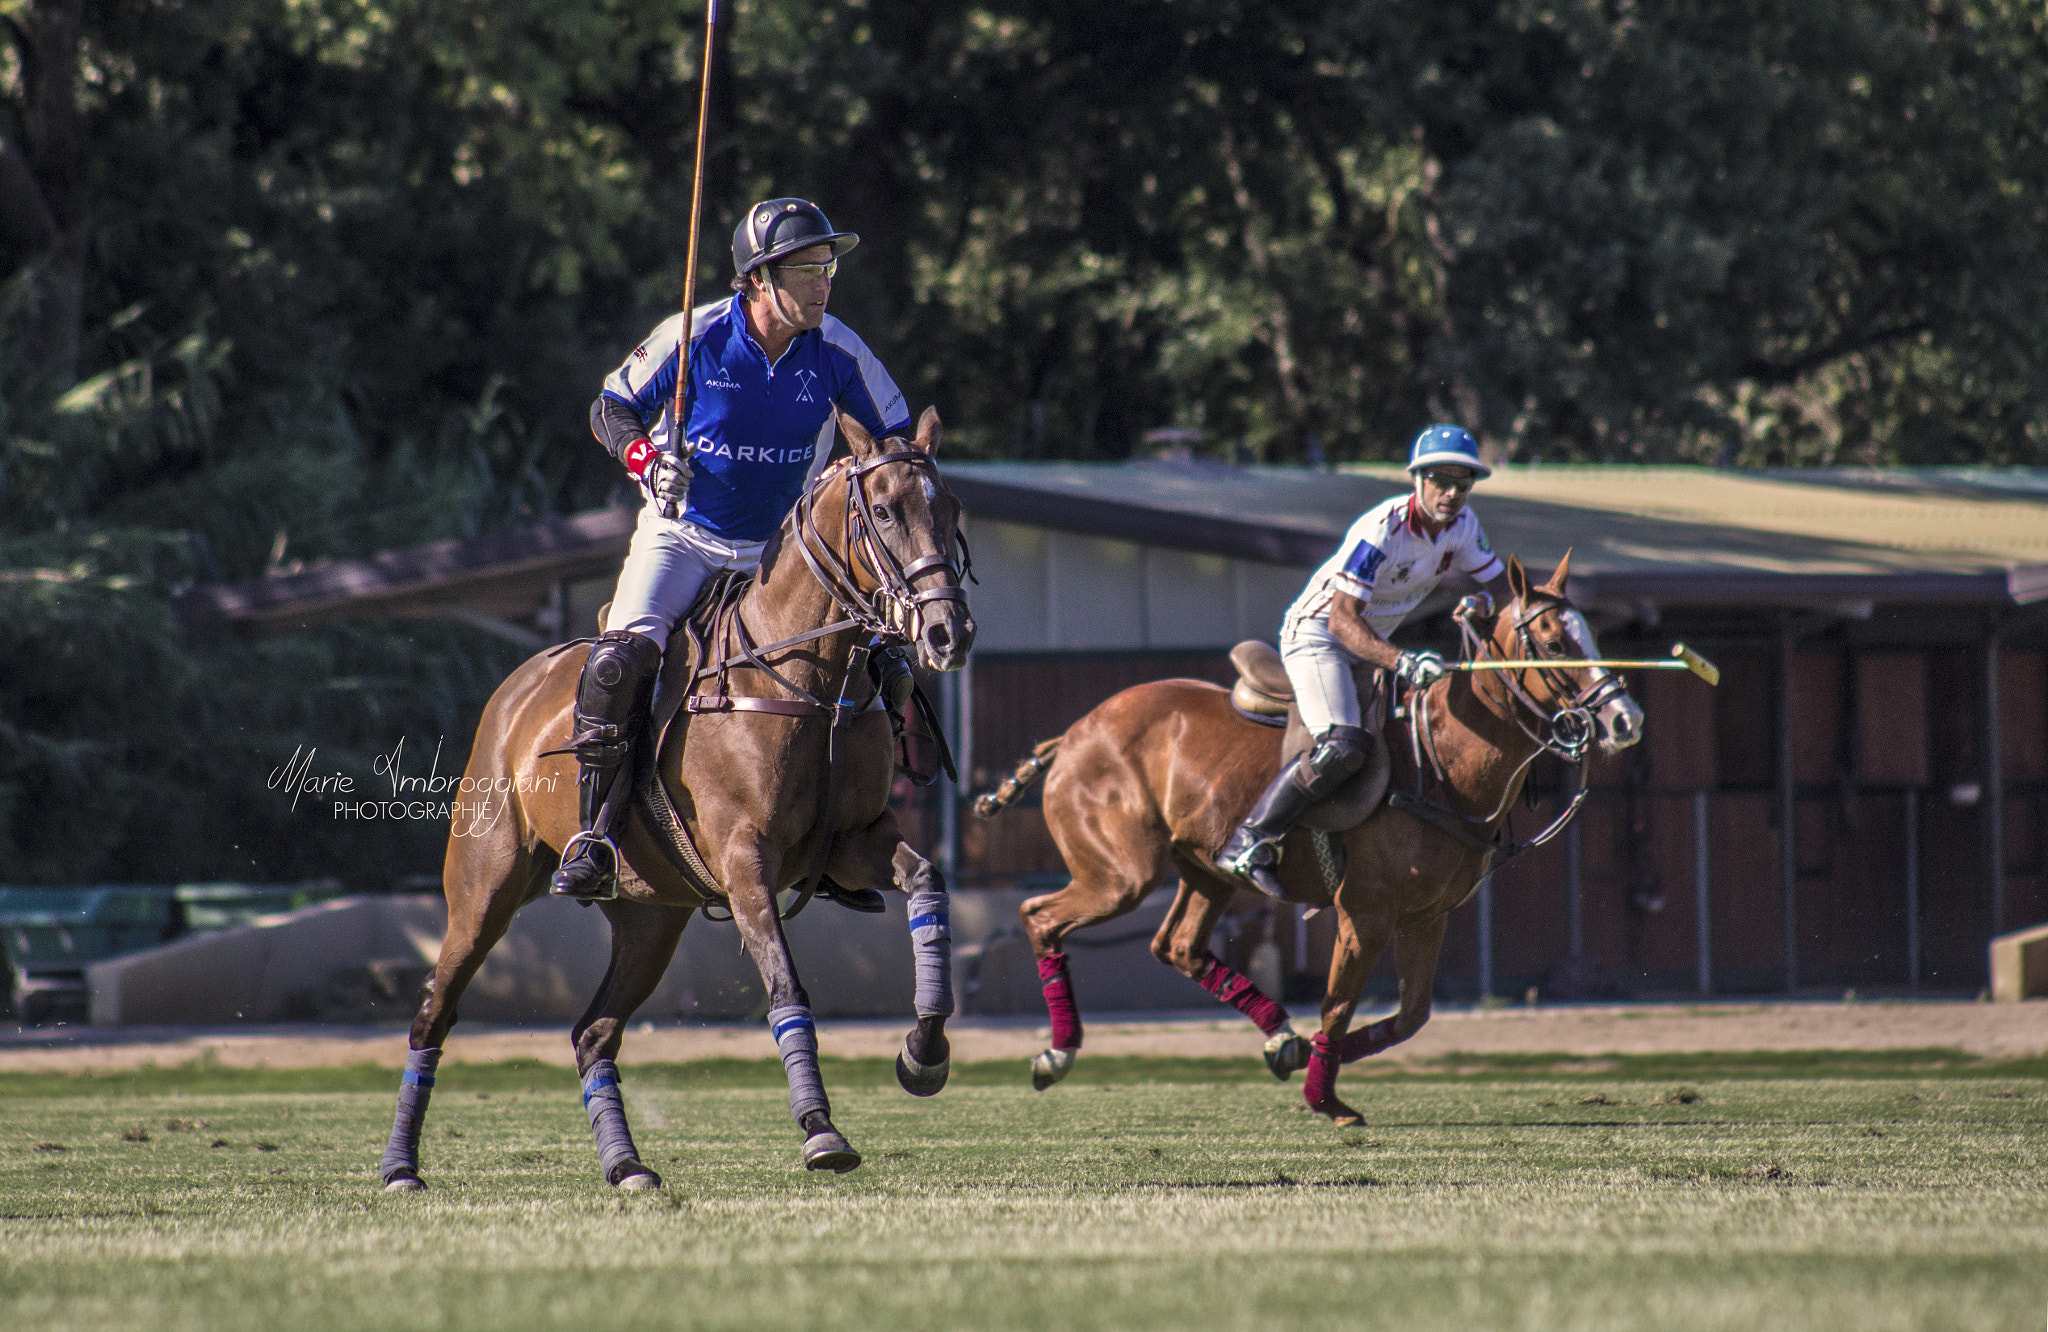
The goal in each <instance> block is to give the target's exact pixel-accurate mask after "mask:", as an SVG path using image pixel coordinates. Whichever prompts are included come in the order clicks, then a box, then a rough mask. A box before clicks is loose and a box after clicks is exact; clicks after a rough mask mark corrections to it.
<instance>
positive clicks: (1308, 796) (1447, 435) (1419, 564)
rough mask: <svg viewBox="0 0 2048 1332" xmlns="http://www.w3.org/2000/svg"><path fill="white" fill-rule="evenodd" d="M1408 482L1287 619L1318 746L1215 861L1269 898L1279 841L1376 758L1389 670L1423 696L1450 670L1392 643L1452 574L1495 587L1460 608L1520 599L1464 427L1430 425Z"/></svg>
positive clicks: (1262, 800) (1365, 518)
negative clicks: (1478, 488) (1476, 489)
mask: <svg viewBox="0 0 2048 1332" xmlns="http://www.w3.org/2000/svg"><path fill="white" fill-rule="evenodd" d="M1408 474H1409V476H1410V477H1412V478H1413V480H1414V486H1415V489H1414V492H1413V493H1412V494H1407V495H1396V496H1394V497H1393V498H1392V499H1389V500H1385V501H1383V502H1381V503H1379V504H1377V505H1375V506H1373V507H1372V508H1370V509H1368V510H1366V512H1365V513H1364V514H1363V515H1361V516H1360V517H1359V519H1358V521H1357V522H1355V523H1353V524H1352V525H1351V530H1350V531H1349V532H1347V533H1345V535H1344V542H1343V544H1342V545H1340V546H1338V547H1337V553H1336V554H1335V555H1332V556H1331V557H1330V558H1329V559H1328V560H1327V561H1325V562H1324V564H1323V566H1322V567H1321V568H1319V569H1317V570H1316V571H1315V573H1313V574H1312V575H1310V576H1309V580H1308V586H1307V587H1305V588H1303V589H1302V593H1301V595H1300V596H1299V597H1297V598H1295V601H1294V604H1293V605H1292V606H1289V607H1288V608H1287V615H1286V618H1285V619H1283V620H1282V621H1281V627H1280V662H1281V664H1282V665H1283V666H1285V667H1286V668H1287V679H1288V682H1289V683H1290V684H1292V685H1293V686H1294V700H1295V704H1296V705H1297V706H1298V707H1299V708H1300V709H1301V720H1302V725H1304V726H1305V727H1307V729H1308V733H1309V735H1310V736H1312V737H1314V743H1313V744H1311V745H1310V746H1309V748H1308V749H1307V750H1305V751H1304V752H1303V753H1301V754H1299V755H1297V756H1296V757H1295V760H1294V761H1293V762H1292V763H1290V764H1288V765H1287V766H1286V767H1283V768H1282V769H1281V770H1280V775H1279V776H1277V777H1275V778H1274V779H1273V781H1272V783H1271V784H1270V785H1268V786H1267V787H1266V790H1265V794H1263V795H1261V796H1260V797H1259V799H1258V803H1256V804H1255V805H1253V806H1252V812H1251V814H1250V816H1249V817H1247V818H1246V819H1245V821H1244V823H1243V824H1242V825H1240V826H1239V827H1238V829H1237V831H1236V832H1234V833H1232V834H1231V837H1230V840H1229V841H1228V842H1225V843H1224V844H1223V849H1222V850H1221V851H1220V852H1218V853H1217V856H1216V863H1217V865H1218V866H1220V867H1221V868H1222V869H1223V870H1225V871H1226V872H1228V873H1230V874H1233V875H1235V876H1236V877H1237V878H1239V879H1241V880H1243V881H1244V882H1245V883H1248V884H1250V885H1251V886H1252V887H1254V888H1257V889H1258V890H1259V891H1260V892H1262V893H1265V894H1266V895H1267V896H1269V897H1276V898H1277V897H1284V894H1283V893H1282V892H1281V889H1280V881H1279V879H1278V878H1277V877H1276V875H1275V873H1274V871H1275V870H1277V869H1278V868H1279V865H1280V839H1281V838H1283V837H1285V836H1286V835H1287V831H1288V829H1290V828H1292V827H1293V826H1294V824H1295V822H1296V820H1298V819H1300V818H1301V816H1302V814H1303V813H1305V812H1306V811H1307V810H1308V807H1309V806H1310V805H1313V804H1314V803H1315V802H1316V801H1318V800H1321V799H1323V798H1324V797H1326V796H1329V795H1331V794H1332V793H1334V792H1335V791H1336V790H1337V788H1338V787H1340V786H1342V785H1343V784H1344V783H1345V782H1346V781H1347V780H1349V779H1350V778H1351V777H1352V776H1353V775H1355V774H1356V773H1357V772H1358V770H1359V769H1360V768H1363V767H1364V766H1365V763H1366V760H1367V758H1368V757H1370V745H1371V743H1372V741H1371V737H1372V736H1373V735H1377V734H1378V733H1379V730H1380V726H1381V711H1382V702H1383V700H1384V698H1385V696H1386V690H1385V687H1384V684H1383V681H1384V679H1385V676H1386V674H1387V673H1388V672H1391V673H1393V674H1394V675H1396V676H1398V677H1399V678H1400V679H1401V680H1402V681H1403V682H1404V683H1406V684H1407V685H1408V686H1409V687H1410V688H1412V689H1426V688H1428V687H1429V686H1430V685H1432V684H1435V683H1436V682H1437V681H1438V680H1441V679H1442V678H1443V677H1444V676H1445V675H1446V674H1447V673H1448V672H1449V670H1450V667H1449V666H1448V665H1446V664H1445V662H1444V659H1443V658H1442V657H1440V656H1438V655H1437V654H1436V653H1434V652H1428V651H1423V652H1403V651H1401V650H1400V649H1399V648H1397V647H1395V646H1394V645H1393V644H1392V643H1390V642H1388V641H1387V639H1388V637H1389V636H1390V635H1392V634H1393V632H1394V630H1395V629H1397V628H1399V627H1400V624H1401V621H1403V620H1404V619H1406V618H1407V617H1408V615H1409V613H1410V612H1411V611H1413V610H1414V609H1415V608H1416V607H1417V606H1419V605H1421V604H1422V601H1423V599H1424V598H1425V597H1427V596H1428V595H1429V594H1430V593H1431V592H1433V591H1435V590H1436V585H1437V584H1438V583H1439V582H1441V581H1443V579H1445V578H1446V577H1448V576H1449V575H1450V574H1451V573H1452V572H1453V571H1456V572H1458V573H1462V574H1465V575H1467V576H1469V577H1471V578H1472V579H1474V580H1475V581H1477V582H1478V583H1479V584H1480V585H1481V586H1483V587H1484V588H1485V589H1486V590H1485V592H1483V593H1482V594H1480V595H1479V596H1478V597H1468V598H1466V601H1465V603H1463V604H1464V605H1465V606H1467V607H1469V609H1470V610H1472V611H1474V612H1476V613H1478V614H1480V615H1482V616H1485V615H1491V614H1492V613H1493V603H1494V601H1495V600H1496V599H1499V600H1503V601H1505V600H1506V599H1507V598H1508V597H1509V596H1510V595H1511V594H1510V593H1509V591H1508V576H1507V570H1506V568H1505V567H1504V566H1503V565H1502V564H1501V562H1500V559H1499V557H1497V556H1496V555H1495V554H1494V553H1493V547H1492V546H1491V545H1489V544H1488V543H1487V540H1486V533H1485V531H1483V530H1482V529H1481V528H1480V526H1479V519H1478V518H1477V517H1476V516H1474V515H1473V513H1472V511H1471V510H1470V509H1468V508H1466V507H1465V496H1466V495H1467V494H1468V493H1469V492H1470V491H1471V489H1472V486H1473V483H1474V482H1476V481H1482V480H1484V479H1485V478H1486V477H1488V476H1490V475H1491V474H1492V473H1491V470H1490V469H1489V468H1488V467H1487V466H1486V464H1485V463H1483V462H1481V461H1480V460H1479V444H1478V442H1477V441H1476V440H1474V439H1473V438H1472V436H1471V435H1470V434H1468V433H1466V432H1465V431H1464V430H1462V429H1460V428H1459V427H1457V426H1454V425H1433V426H1430V427H1429V428H1428V429H1426V430H1424V431H1423V432H1422V433H1421V434H1419V435H1417V436H1416V437H1415V441H1414V443H1412V444H1411V445H1410V446H1409V449H1408ZM1360 663H1368V664H1370V665H1373V666H1376V667H1378V668H1379V669H1378V670H1377V671H1375V672H1373V673H1372V674H1371V675H1370V676H1369V677H1368V678H1369V679H1370V680H1371V681H1372V682H1373V683H1372V685H1371V687H1370V688H1369V689H1367V690H1366V691H1365V692H1366V693H1367V694H1368V696H1367V697H1364V698H1361V697H1360V696H1359V695H1360V688H1359V687H1357V686H1355V685H1354V683H1353V681H1354V680H1355V679H1356V678H1357V677H1355V676H1354V675H1353V673H1352V668H1353V667H1355V666H1357V665H1359V664H1360Z"/></svg>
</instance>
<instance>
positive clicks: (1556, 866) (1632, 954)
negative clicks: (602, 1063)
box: [961, 647, 2048, 996]
mask: <svg viewBox="0 0 2048 1332" xmlns="http://www.w3.org/2000/svg"><path fill="white" fill-rule="evenodd" d="M1716 661H1717V663H1718V664H1719V665H1720V667H1721V671H1722V680H1721V684H1720V686H1719V687H1718V688H1709V687H1707V686H1706V685H1704V684H1703V683H1702V682H1700V681H1698V680H1697V679H1695V678H1693V677H1692V676H1690V675H1686V674H1681V673H1678V672H1669V673H1645V674H1642V675H1638V676H1637V677H1636V678H1635V679H1634V680H1633V681H1632V690H1633V693H1634V695H1635V697H1636V698H1637V699H1638V701H1640V702H1641V703H1642V704H1643V707H1644V710H1645V713H1646V715H1647V721H1646V729H1645V738H1644V742H1643V743H1642V744H1641V745H1639V746H1637V747H1636V748H1635V749H1633V750H1630V751H1628V752H1627V753H1625V754H1623V755H1621V756H1619V757H1617V758H1615V759H1612V760H1605V761H1600V762H1596V763H1595V764H1594V765H1593V768H1592V771H1591V773H1590V777H1589V781H1590V783H1591V785H1592V787H1593V794H1592V796H1591V797H1590V798H1589V799H1588V801H1587V804H1586V806H1585V808H1584V810H1583V812H1582V814H1581V817H1580V820H1579V824H1578V832H1577V835H1578V838H1579V845H1580V849H1581V857H1582V859H1581V867H1582V869H1581V894H1582V912H1583V925H1584V953H1585V957H1586V961H1585V962H1584V963H1582V964H1581V965H1580V966H1579V967H1578V968H1576V969H1573V970H1570V971H1569V972H1568V970H1567V968H1565V966H1564V964H1565V963H1566V962H1567V960H1568V955H1569V936H1568V894H1567V871H1566V864H1567V852H1566V846H1565V840H1564V839H1563V838H1559V839H1558V840H1557V841H1555V842H1553V843H1551V844H1550V845H1548V846H1545V847H1542V848H1539V849H1537V850H1535V851H1532V852H1530V853H1528V854H1526V855H1524V856H1522V857H1520V858H1518V859H1516V860H1514V861H1513V862H1511V863H1509V864H1507V865H1505V866H1503V867H1502V868H1501V869H1500V871H1499V872H1498V873H1497V874H1496V876H1495V881H1494V887H1493V897H1494V973H1495V990H1496V991H1497V992H1499V993H1502V994H1510V995H1517V996H1518V995H1520V994H1521V993H1522V991H1523V990H1524V989H1525V988H1527V987H1528V986H1531V985H1536V986H1539V987H1543V986H1552V987H1556V986H1560V985H1562V986H1567V987H1569V986H1571V985H1574V984H1577V985H1580V986H1582V987H1583V986H1584V985H1585V984H1586V982H1587V981H1588V977H1589V976H1590V977H1591V978H1592V981H1593V983H1594V986H1595V988H1596V989H1597V988H1600V987H1605V988H1606V989H1607V990H1608V991H1610V992H1633V993H1652V992H1683V991H1691V990H1693V989H1694V988H1695V986H1696V970H1697V952H1696V949H1697V943H1696V940H1697V937H1698V922H1697V919H1696V905H1695V902H1696V895H1695V888H1694V846H1693V798H1692V797H1693V793H1694V792H1696V791H1706V792H1708V827H1709V844H1708V851H1709V865H1710V869H1709V887H1710V892H1709V915H1710V921H1709V924H1710V927H1711V936H1712V950H1713V981H1714V986H1715V988H1716V990H1717V991H1720V992H1726V993H1743V992H1775V991H1780V990H1782V989H1783V987H1784V978H1785V957H1784V949H1783V919H1784V915H1783V902H1782V899H1781V895H1780V874H1779V840H1778V839H1779V829H1778V809H1779V802H1778V793H1777V739H1776V718H1777V687H1778V683H1777V676H1778V661H1777V654H1776V652H1775V651H1774V650H1759V649H1751V650H1748V651H1742V650H1725V651H1722V652H1720V653H1719V654H1717V655H1716ZM1169 676H1192V677H1194V678H1198V679H1207V680H1212V681H1216V682H1218V683H1225V682H1227V681H1228V679H1229V677H1230V668H1229V664H1228V662H1227V660H1226V659H1225V658H1223V657H1222V656H1220V655H1215V654H1188V655H1162V654H1131V655H1118V654H1089V655H1079V654H1077V655H1071V656H1032V657H1021V656H1020V657H1008V658H1005V657H992V658H981V659H977V661H976V663H975V680H974V725H975V741H974V744H975V748H974V763H975V766H976V770H977V771H976V774H975V777H976V781H975V784H974V785H975V789H976V790H977V791H979V790H986V789H988V787H989V786H991V785H993V784H994V783H995V782H996V781H998V780H1000V779H1001V777H1002V776H1003V775H1004V774H1005V773H1007V771H1008V770H1009V768H1010V767H1011V766H1012V765H1013V764H1014V763H1015V762H1016V760H1018V759H1019V758H1021V757H1022V756H1024V755H1025V754H1027V753H1028V752H1029V750H1030V747H1031V746H1032V745H1033V744H1035V743H1036V742H1038V741H1039V740H1043V739H1045V738H1047V737H1049V736H1052V735H1056V734H1058V733H1060V732H1061V731H1063V730H1064V729H1065V728H1066V727H1067V726H1068V725H1070V724H1071V723H1072V722H1073V721H1075V720H1077V719H1078V718H1079V717H1080V716H1082V715H1083V714H1084V713H1085V712H1087V711H1088V710H1089V709H1090V708H1092V707H1093V706H1095V705H1096V704H1097V703H1100V702H1101V701H1102V700H1104V699H1106V698H1108V697H1109V696H1110V695H1111V694H1113V693H1115V692H1117V691H1118V690H1120V689H1123V688H1126V687H1128V686H1130V685H1133V684H1138V683H1141V682H1144V681H1147V680H1156V679H1162V678H1166V677H1169ZM1791 685H1792V693H1791V700H1792V708H1791V720H1792V736H1793V764H1794V770H1795V774H1796V778H1797V788H1796V789H1797V797H1798V798H1797V800H1796V811H1797V814H1796V822H1795V843H1794V845H1795V850H1796V860H1795V863H1796V866H1797V890H1796V891H1797V897H1796V899H1795V900H1796V907H1797V948H1798V961H1799V973H1800V980H1801V984H1802V987H1812V988H1833V989H1835V990H1840V989H1844V988H1849V987H1866V988H1867V987H1880V988H1882V987H1890V986H1898V985H1903V984H1904V983H1905V981H1906V978H1907V942H1906V939H1907V925H1906V902H1907V889H1906V879H1907V868H1906V812H1905V811H1906V804H1907V802H1908V801H1909V800H1910V801H1913V802H1914V804H1915V808H1916V810H1917V815H1918V823H1919V828H1918V832H1919V843H1920V856H1919V865H1920V870H1921V875H1920V896H1921V923H1922V928H1923V939H1922V958H1921V981H1922V984H1923V985H1924V986H1926V987H1929V988H1934V989H1944V990H1963V991H1974V990H1975V989H1976V988H1978V987H1979V986H1981V985H1982V984H1983V983H1984V974H1985V961H1984V948H1985V942H1986V939H1987V937H1988V932H1989V925H1990V910H1989V903H1988V901H1987V900H1986V894H1985V890H1984V886H1983V885H1984V852H1983V830H1984V827H1985V822H1984V821H1985V819H1986V817H1987V805H1986V802H1985V801H1984V800H1982V799H1981V798H1980V799H1979V800H1978V801H1977V802H1976V803H1975V804H1970V803H1967V802H1966V801H1965V802H1962V803H1959V798H1958V795H1957V793H1956V792H1955V788H1956V787H1957V786H1958V785H1964V784H1968V783H1979V784H1980V785H1981V783H1982V778H1983V766H1982V765H1983V748H1984V736H1983V724H1982V720H1981V719H1982V699H1983V689H1984V664H1983V657H1982V654H1981V652H1979V651H1977V650H1973V649H1970V648H1948V647H1943V648H1934V649H1913V650H1907V649H1900V648H1883V649H1878V648H1869V649H1847V648H1844V649H1839V650H1826V651H1821V650H1815V651H1800V652H1798V653H1795V654H1794V656H1793V660H1792V680H1791ZM2000 690H2001V716H2002V722H2003V725H2002V745H2003V750H2004V763H2003V768H2004V772H2005V777H2006V781H2007V797H2006V804H2005V811H2004V820H2005V862H2006V875H2005V883H2004V893H2005V896H2004V903H2003V905H2004V924H2005V927H2006V928H2008V929H2016V928H2020V927H2022V926H2025V925H2028V924H2032V923H2035V922H2038V921H2041V920H2044V919H2048V865H2044V857H2048V654H2044V653H2041V652H2038V651H2012V652H2007V653H2005V654H2004V656H2003V658H2002V662H2001V677H2000ZM1561 779H1562V774H1561V773H1560V772H1559V771H1558V770H1557V768H1556V765H1554V764H1551V763H1550V762H1549V761H1548V760H1545V761H1544V763H1542V764H1539V765H1538V767H1537V769H1536V770H1535V771H1534V772H1533V774H1532V781H1533V783H1534V785H1535V786H1536V788H1537V789H1538V790H1539V792H1545V793H1554V792H1556V791H1557V790H1558V787H1559V786H1560V785H1561ZM1964 794H1965V795H1966V794H1967V793H1964ZM1558 808H1559V806H1558V804H1557V801H1556V799H1555V798H1554V797H1550V798H1546V799H1545V800H1544V801H1543V802H1542V803H1541V805H1540V807H1539V808H1536V809H1534V810H1531V809H1527V808H1521V807H1518V808H1517V809H1516V811H1515V814H1514V828H1515V832H1516V835H1518V836H1527V835H1528V834H1530V833H1532V832H1534V831H1535V830H1536V829H1538V828H1541V827H1543V826H1544V825H1545V824H1547V823H1548V822H1549V821H1550V819H1551V818H1552V817H1554V816H1555V814H1556V812H1557V809H1558ZM963 839H964V846H963V850H964V853H965V855H964V859H965V865H964V867H963V868H964V869H965V871H966V872H965V873H964V874H963V876H962V880H961V881H962V882H963V883H968V884H973V883H985V884H1004V883H1008V882H1011V881H1014V879H1015V878H1016V877H1017V876H1019V875H1022V874H1031V873H1038V874H1055V873H1059V872H1061V870H1062V866H1061V865H1060V861H1059V856H1058V853H1057V851H1056V850H1055V849H1054V848H1053V846H1052V844H1051V840H1050V838H1049V837H1048V836H1047V834H1046V832H1045V826H1044V822H1043V819H1042V817H1041V816H1040V815H1039V812H1038V808H1037V803H1036V799H1035V797H1034V798H1031V799H1027V800H1026V801H1024V802H1022V803H1020V804H1019V805H1018V806H1016V807H1015V808H1013V809H1011V810H1009V811H1007V812H1005V813H1004V814H1002V815H999V816H998V817H997V818H996V819H995V820H993V821H989V822H984V821H981V820H978V819H973V818H971V817H970V818H967V819H964V820H963ZM1477 913H1478V908H1477V904H1476V901H1475V902H1468V903H1467V904H1466V905H1465V906H1464V907H1462V908H1460V909H1459V910H1458V911H1457V912H1456V913H1455V914H1454V916H1453V919H1452V922H1451V926H1450V930H1449V933H1448V936H1447V938H1446V941H1445V947H1444V957H1443V966H1442V979H1441V981H1440V987H1441V989H1442V990H1443V992H1444V993H1446V994H1447V995H1456V994H1460V993H1466V994H1469V993H1470V992H1471V991H1472V988H1473V986H1474V984H1475V983H1476V975H1477V970H1478V943H1477V939H1478V925H1477V919H1478V916H1477ZM1327 917H1328V913H1325V914H1324V917H1322V918H1319V919H1318V920H1317V921H1314V922H1311V923H1310V929H1309V931H1308V933H1309V936H1310V938H1309V948H1308V949H1307V953H1306V955H1305V956H1304V957H1301V958H1299V959H1297V958H1296V956H1295V953H1296V951H1297V950H1296V947H1295V940H1294V930H1293V927H1292V925H1291V923H1289V922H1287V921H1285V920H1283V921H1280V922H1279V924H1278V936H1279V941H1280V942H1281V944H1282V952H1283V955H1285V956H1286V957H1287V959H1288V964H1289V966H1290V967H1291V968H1297V969H1303V964H1306V966H1305V970H1306V971H1307V972H1308V973H1311V974H1313V975H1316V976H1319V975H1320V972H1321V970H1322V969H1323V967H1324V966H1325V965H1326V960H1327V957H1328V950H1329V929H1328V925H1329V921H1328V918H1327ZM1310 984H1311V982H1310V981H1308V980H1307V979H1306V978H1304V979H1303V980H1302V981H1301V982H1299V983H1297V984H1296V985H1295V987H1294V988H1295V989H1297V990H1298V991H1301V992H1304V993H1305V992H1306V990H1307V987H1308V986H1309V985H1310ZM1374 990H1375V992H1377V993H1380V994H1383V995H1388V994H1391V993H1392V992H1393V985H1392V971H1391V968H1390V967H1388V966H1387V965H1385V964H1383V965H1382V967H1381V968H1380V971H1379V972H1378V973H1377V974H1376V977H1375V981H1374Z"/></svg>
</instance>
